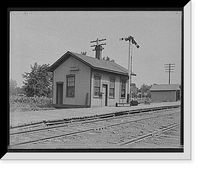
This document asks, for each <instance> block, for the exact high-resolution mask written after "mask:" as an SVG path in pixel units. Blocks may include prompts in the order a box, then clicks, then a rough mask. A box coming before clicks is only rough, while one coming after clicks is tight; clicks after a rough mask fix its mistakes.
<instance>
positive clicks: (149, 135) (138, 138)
mask: <svg viewBox="0 0 200 169" xmlns="http://www.w3.org/2000/svg"><path fill="white" fill-rule="evenodd" d="M179 126H180V124H179V123H176V124H172V125H170V126H169V127H166V128H164V129H160V130H157V131H154V132H151V133H148V134H145V135H142V136H139V137H136V138H133V139H131V140H128V141H125V142H123V143H119V146H124V145H127V144H132V143H135V142H138V141H141V140H144V139H146V138H148V137H153V136H155V135H158V134H161V133H163V132H166V131H168V130H171V129H174V128H177V127H179Z"/></svg>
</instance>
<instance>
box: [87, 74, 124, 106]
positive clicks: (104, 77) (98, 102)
mask: <svg viewBox="0 0 200 169" xmlns="http://www.w3.org/2000/svg"><path fill="white" fill-rule="evenodd" d="M95 74H96V75H100V76H101V86H100V87H101V89H100V90H101V91H102V89H103V84H106V85H107V86H108V96H107V97H108V101H107V103H108V105H107V106H115V104H116V103H126V97H125V98H123V99H122V98H120V96H121V81H120V75H116V74H112V73H107V72H103V71H96V70H93V71H92V79H91V107H99V106H102V105H103V103H102V98H101V97H99V98H97V97H94V76H95ZM110 78H115V97H114V98H109V85H110ZM126 84H127V83H126ZM126 95H127V85H126Z"/></svg>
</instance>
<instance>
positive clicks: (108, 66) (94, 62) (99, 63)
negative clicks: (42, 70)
mask: <svg viewBox="0 0 200 169" xmlns="http://www.w3.org/2000/svg"><path fill="white" fill-rule="evenodd" d="M69 57H74V58H76V59H77V60H79V61H81V62H82V63H84V64H86V65H88V66H89V67H91V68H93V69H98V70H103V71H107V72H112V73H117V74H122V75H128V70H127V69H126V68H124V67H122V66H120V65H119V64H117V63H115V62H110V61H106V60H99V59H97V58H94V57H90V56H86V55H82V54H78V53H75V52H70V51H68V52H66V53H65V54H64V55H63V56H62V57H60V58H59V59H58V60H57V61H56V62H55V63H53V64H52V65H51V66H50V67H49V69H48V71H50V72H53V71H54V70H55V69H56V68H57V67H59V66H60V65H61V64H62V63H63V62H65V61H66V60H67V59H68V58H69ZM132 75H135V76H136V74H134V73H132Z"/></svg>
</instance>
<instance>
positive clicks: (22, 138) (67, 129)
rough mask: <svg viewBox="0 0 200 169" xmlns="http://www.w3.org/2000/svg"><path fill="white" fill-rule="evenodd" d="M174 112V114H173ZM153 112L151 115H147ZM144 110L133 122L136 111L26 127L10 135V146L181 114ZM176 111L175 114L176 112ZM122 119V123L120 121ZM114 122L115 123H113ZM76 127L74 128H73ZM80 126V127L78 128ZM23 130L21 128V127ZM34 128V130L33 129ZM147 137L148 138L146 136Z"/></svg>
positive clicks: (160, 110)
mask: <svg viewBox="0 0 200 169" xmlns="http://www.w3.org/2000/svg"><path fill="white" fill-rule="evenodd" d="M166 109H168V110H169V111H167V112H166V111H165V113H164V114H162V111H163V110H166ZM171 110H172V112H171ZM149 111H151V113H150V114H149V113H147V112H149ZM149 111H147V110H143V111H140V112H143V115H144V113H147V114H146V115H144V116H143V117H137V118H134V119H132V120H130V118H131V117H134V114H135V113H134V111H133V112H120V113H119V112H118V114H117V115H116V114H115V116H112V115H106V116H100V117H101V118H99V117H98V118H90V119H88V118H87V120H80V119H79V121H75V122H73V123H67V124H66V123H61V124H60V123H59V124H58V123H55V122H53V123H52V124H51V125H50V126H49V125H47V127H44V124H43V127H41V126H40V125H39V126H40V128H37V127H38V124H34V125H32V126H31V129H27V130H26V128H27V127H30V126H25V128H23V129H24V130H23V131H15V132H11V133H10V138H11V143H10V146H11V147H12V146H19V145H26V144H32V143H38V142H42V141H45V140H51V139H55V138H61V137H64V136H71V135H78V134H83V133H88V132H92V131H98V130H106V129H108V128H111V127H114V126H120V125H125V124H129V123H136V122H139V121H142V120H148V119H152V118H157V117H162V116H166V115H170V114H176V113H179V112H180V110H179V108H177V107H171V108H169V107H168V108H167V107H165V108H164V109H154V110H152V109H151V110H149ZM174 111H175V112H174ZM122 118H123V119H124V121H123V122H121V119H122ZM119 119H120V122H118V120H119ZM106 121H107V122H108V124H103V125H100V126H97V127H96V125H95V127H94V126H93V127H89V128H88V127H86V128H85V127H80V126H81V125H83V124H94V123H99V122H104V123H105V122H106ZM112 121H114V123H113V122H112ZM116 121H117V122H116ZM73 125H74V126H73ZM77 126H78V127H77ZM20 128H21V127H20ZM33 128H34V129H33ZM146 137H147V136H146Z"/></svg>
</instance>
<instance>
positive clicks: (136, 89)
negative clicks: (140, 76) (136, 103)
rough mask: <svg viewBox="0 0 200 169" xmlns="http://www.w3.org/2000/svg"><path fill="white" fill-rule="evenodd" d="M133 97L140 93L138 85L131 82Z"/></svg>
mask: <svg viewBox="0 0 200 169" xmlns="http://www.w3.org/2000/svg"><path fill="white" fill-rule="evenodd" d="M130 90H131V98H135V97H137V93H138V88H137V87H136V84H135V83H131V88H130Z"/></svg>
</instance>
